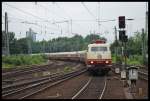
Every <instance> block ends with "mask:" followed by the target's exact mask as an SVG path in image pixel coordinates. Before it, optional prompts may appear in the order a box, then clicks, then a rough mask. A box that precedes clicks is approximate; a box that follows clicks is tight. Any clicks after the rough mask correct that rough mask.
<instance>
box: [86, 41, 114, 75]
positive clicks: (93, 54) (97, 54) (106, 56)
mask: <svg viewBox="0 0 150 101" xmlns="http://www.w3.org/2000/svg"><path fill="white" fill-rule="evenodd" d="M111 63H112V59H111V51H110V45H109V44H108V43H106V42H105V41H104V40H96V41H95V43H92V44H89V45H88V51H87V53H86V65H87V67H88V69H89V70H90V71H94V72H101V73H104V74H105V73H108V72H109V71H110V70H111Z"/></svg>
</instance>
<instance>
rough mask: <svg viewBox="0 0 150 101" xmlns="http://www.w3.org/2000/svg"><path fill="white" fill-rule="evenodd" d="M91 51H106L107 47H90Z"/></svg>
mask: <svg viewBox="0 0 150 101" xmlns="http://www.w3.org/2000/svg"><path fill="white" fill-rule="evenodd" d="M91 51H93V52H96V51H107V47H91Z"/></svg>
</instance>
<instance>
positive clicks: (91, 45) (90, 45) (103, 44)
mask: <svg viewBox="0 0 150 101" xmlns="http://www.w3.org/2000/svg"><path fill="white" fill-rule="evenodd" d="M93 46H110V44H108V43H101V44H97V43H93V44H89V45H88V47H93Z"/></svg>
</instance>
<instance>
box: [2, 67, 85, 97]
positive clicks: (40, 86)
mask: <svg viewBox="0 0 150 101" xmlns="http://www.w3.org/2000/svg"><path fill="white" fill-rule="evenodd" d="M85 71H86V69H85V68H84V69H82V70H76V71H73V72H70V73H67V74H63V75H59V76H56V77H54V78H51V79H48V80H43V81H41V82H37V83H34V84H31V85H29V86H26V87H23V88H21V89H17V90H14V91H11V92H7V93H5V94H4V95H3V96H2V97H3V98H4V99H7V98H8V99H23V98H26V97H29V96H31V95H33V94H36V93H38V92H40V91H42V90H44V89H46V88H49V87H51V86H54V85H56V84H58V83H60V82H63V81H65V80H67V79H69V78H72V77H74V76H77V75H79V74H81V73H83V72H85Z"/></svg>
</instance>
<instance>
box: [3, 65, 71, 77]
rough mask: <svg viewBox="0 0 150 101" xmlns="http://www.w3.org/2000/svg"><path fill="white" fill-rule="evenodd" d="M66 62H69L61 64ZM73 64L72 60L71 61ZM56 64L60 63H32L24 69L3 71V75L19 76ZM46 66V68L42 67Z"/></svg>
mask: <svg viewBox="0 0 150 101" xmlns="http://www.w3.org/2000/svg"><path fill="white" fill-rule="evenodd" d="M66 64H69V63H67V62H64V63H63V64H61V65H62V66H63V65H66ZM70 64H71V62H70ZM53 65H54V66H59V65H60V63H57V62H56V63H54V62H52V63H49V64H45V65H32V66H28V67H24V68H22V69H16V70H13V71H8V72H5V73H2V77H3V78H4V79H5V78H10V77H12V76H13V77H16V76H19V75H22V74H27V73H33V72H37V71H44V70H47V69H49V68H50V66H51V68H52V67H53ZM42 67H44V68H42Z"/></svg>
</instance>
